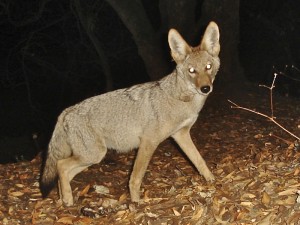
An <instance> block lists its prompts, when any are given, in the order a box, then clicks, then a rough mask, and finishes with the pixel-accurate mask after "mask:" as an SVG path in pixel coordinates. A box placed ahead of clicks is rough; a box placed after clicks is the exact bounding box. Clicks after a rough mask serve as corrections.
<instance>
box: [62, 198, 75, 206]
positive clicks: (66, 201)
mask: <svg viewBox="0 0 300 225" xmlns="http://www.w3.org/2000/svg"><path fill="white" fill-rule="evenodd" d="M62 202H63V204H64V205H65V206H67V207H69V206H72V205H74V202H73V198H69V199H63V200H62Z"/></svg>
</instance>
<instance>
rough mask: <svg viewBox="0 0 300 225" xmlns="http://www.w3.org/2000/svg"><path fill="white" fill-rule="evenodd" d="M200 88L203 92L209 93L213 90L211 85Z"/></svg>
mask: <svg viewBox="0 0 300 225" xmlns="http://www.w3.org/2000/svg"><path fill="white" fill-rule="evenodd" d="M200 90H201V92H202V93H203V94H208V93H209V92H210V91H211V87H210V86H208V85H206V86H203V87H201V88H200Z"/></svg>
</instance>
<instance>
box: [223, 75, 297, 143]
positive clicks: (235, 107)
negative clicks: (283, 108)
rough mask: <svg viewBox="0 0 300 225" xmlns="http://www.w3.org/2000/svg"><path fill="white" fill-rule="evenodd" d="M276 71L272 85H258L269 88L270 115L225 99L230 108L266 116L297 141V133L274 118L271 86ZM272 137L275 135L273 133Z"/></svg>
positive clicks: (273, 86)
mask: <svg viewBox="0 0 300 225" xmlns="http://www.w3.org/2000/svg"><path fill="white" fill-rule="evenodd" d="M277 75H278V74H277V73H274V79H273V82H272V85H271V87H269V86H266V85H259V86H260V87H265V88H268V89H269V90H270V108H271V116H268V115H266V114H264V113H261V112H257V111H256V110H252V109H249V108H246V107H242V106H240V105H238V104H236V103H235V102H233V101H231V100H229V99H228V100H227V101H228V102H230V103H231V104H232V106H231V108H234V109H242V110H245V111H248V112H252V113H255V114H257V115H260V116H262V117H265V118H267V119H268V120H270V121H271V122H273V123H274V124H276V125H277V126H278V127H280V128H281V129H282V130H284V131H285V132H287V133H288V134H289V135H291V136H292V137H294V138H296V139H297V140H298V141H300V137H298V136H297V135H295V134H294V133H292V132H291V131H289V130H288V129H286V128H285V127H284V126H283V125H281V124H280V123H279V122H277V121H276V120H275V119H276V117H274V108H273V88H275V85H274V84H275V80H276V77H277ZM273 136H274V137H277V136H275V135H273Z"/></svg>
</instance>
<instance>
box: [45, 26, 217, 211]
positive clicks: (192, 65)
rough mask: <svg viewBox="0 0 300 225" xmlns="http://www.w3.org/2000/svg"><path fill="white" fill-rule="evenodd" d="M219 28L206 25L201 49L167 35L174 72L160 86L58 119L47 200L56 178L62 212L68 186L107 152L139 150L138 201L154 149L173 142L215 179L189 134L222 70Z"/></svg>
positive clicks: (134, 194)
mask: <svg viewBox="0 0 300 225" xmlns="http://www.w3.org/2000/svg"><path fill="white" fill-rule="evenodd" d="M219 36H220V35H219V28H218V26H217V24H216V23H214V22H210V23H209V25H208V26H207V28H206V30H205V33H204V35H203V38H202V41H201V43H200V45H199V46H197V47H191V46H189V45H188V44H187V43H186V42H185V40H184V39H183V38H182V36H181V35H180V34H179V33H178V32H177V31H176V30H175V29H171V30H170V31H169V34H168V42H169V46H170V49H171V55H172V58H173V59H174V61H175V62H176V64H177V65H176V69H175V70H174V71H173V72H172V73H171V74H169V75H168V76H166V77H164V78H162V79H161V80H159V81H155V82H148V83H144V84H140V85H135V86H132V87H130V88H125V89H120V90H116V91H112V92H108V93H105V94H102V95H99V96H95V97H91V98H88V99H86V100H84V101H82V102H80V103H78V104H76V105H74V106H71V107H69V108H67V109H65V110H64V111H63V112H62V113H61V115H60V116H59V117H58V121H57V124H56V126H55V129H54V132H53V135H52V138H51V140H50V143H49V148H48V153H47V159H46V161H45V166H44V168H43V172H42V173H43V174H42V177H41V191H42V193H43V196H44V197H45V196H46V195H47V194H48V192H49V191H50V190H51V188H52V187H53V185H54V183H55V180H56V179H57V178H58V188H59V194H60V198H61V200H62V202H63V203H64V204H65V205H66V206H71V205H73V204H74V202H73V196H72V189H71V186H70V181H71V180H72V179H73V178H74V176H75V175H76V174H78V173H80V172H81V171H83V170H84V169H86V168H87V167H89V166H91V165H93V164H96V163H99V162H100V161H101V160H102V159H103V157H104V156H105V154H106V152H107V149H115V150H116V151H118V152H128V151H130V150H132V149H135V148H138V152H137V156H136V159H135V162H134V166H133V171H132V173H131V177H130V180H129V191H130V197H131V201H133V202H139V201H140V186H141V183H142V179H143V177H144V174H145V171H146V169H147V166H148V164H149V161H150V159H151V157H152V155H153V153H154V151H155V149H156V148H157V146H158V145H159V144H160V143H161V142H162V141H164V140H165V139H166V138H168V137H172V138H173V139H174V140H175V141H176V142H177V143H178V145H179V146H180V148H181V149H182V150H183V152H184V153H185V154H186V155H187V156H188V158H189V159H190V160H191V162H192V163H193V164H194V165H195V167H196V168H197V170H198V171H199V173H200V174H202V175H203V176H204V178H205V179H206V180H207V181H213V180H214V175H213V174H212V173H211V171H210V170H209V168H208V167H207V165H206V163H205V161H204V159H203V158H202V156H201V155H200V153H199V152H198V150H197V148H196V147H195V145H194V143H193V141H192V139H191V136H190V129H191V127H192V125H193V124H194V123H195V121H196V120H197V117H198V114H199V112H200V110H201V109H202V107H203V105H204V102H205V100H206V98H207V96H208V95H209V93H211V92H212V89H213V87H212V84H213V81H214V79H215V76H216V74H217V72H218V69H219V67H220V60H219V57H218V55H219V52H220V43H219Z"/></svg>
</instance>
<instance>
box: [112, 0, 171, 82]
mask: <svg viewBox="0 0 300 225" xmlns="http://www.w3.org/2000/svg"><path fill="white" fill-rule="evenodd" d="M106 1H107V2H108V3H109V4H110V5H111V7H112V8H113V9H114V10H115V11H116V12H117V13H118V15H119V17H120V18H121V20H122V21H123V23H124V24H125V26H126V27H127V29H128V30H129V31H130V33H131V34H132V35H133V39H134V41H135V43H136V45H137V48H138V52H139V55H140V56H141V58H142V59H143V61H144V63H145V67H146V70H147V73H148V75H149V77H150V78H151V80H157V79H159V78H161V77H162V76H164V75H166V72H167V69H168V67H167V64H166V60H165V58H164V54H163V48H162V44H161V37H160V34H159V33H156V32H155V30H154V28H153V27H152V25H151V23H150V21H149V19H148V17H147V14H146V12H145V9H144V7H143V5H142V3H141V1H139V0H106Z"/></svg>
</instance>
